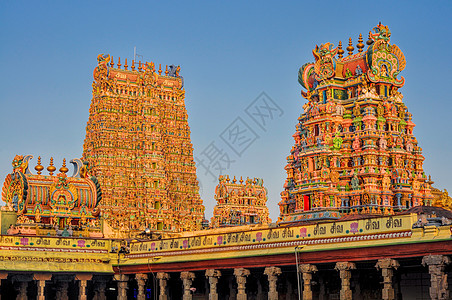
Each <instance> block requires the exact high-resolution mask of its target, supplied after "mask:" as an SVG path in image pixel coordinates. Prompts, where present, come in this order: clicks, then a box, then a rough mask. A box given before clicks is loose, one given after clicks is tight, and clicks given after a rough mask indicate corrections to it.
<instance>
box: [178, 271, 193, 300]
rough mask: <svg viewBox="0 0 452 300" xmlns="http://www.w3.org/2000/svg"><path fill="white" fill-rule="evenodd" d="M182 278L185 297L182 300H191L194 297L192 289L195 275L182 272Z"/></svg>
mask: <svg viewBox="0 0 452 300" xmlns="http://www.w3.org/2000/svg"><path fill="white" fill-rule="evenodd" d="M180 278H181V279H182V285H183V287H184V296H183V297H182V300H191V299H192V298H193V297H192V295H191V291H190V289H191V284H192V282H193V279H195V273H192V272H181V273H180Z"/></svg>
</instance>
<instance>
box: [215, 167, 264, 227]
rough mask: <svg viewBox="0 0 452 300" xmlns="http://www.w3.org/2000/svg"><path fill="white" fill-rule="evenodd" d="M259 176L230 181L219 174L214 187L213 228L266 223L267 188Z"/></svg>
mask: <svg viewBox="0 0 452 300" xmlns="http://www.w3.org/2000/svg"><path fill="white" fill-rule="evenodd" d="M263 183H264V182H263V180H262V179H261V178H254V179H250V178H247V179H246V180H245V181H243V179H242V178H240V180H239V181H238V182H237V179H236V178H235V177H234V179H233V180H232V181H231V180H230V179H229V176H224V175H221V176H220V178H219V183H218V185H217V187H216V188H215V200H216V201H217V205H215V207H214V210H213V217H212V219H211V225H212V227H214V228H217V227H226V226H238V225H247V224H267V223H270V222H271V220H270V218H269V216H268V207H267V189H266V188H265V187H264V185H263Z"/></svg>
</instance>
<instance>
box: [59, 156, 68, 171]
mask: <svg viewBox="0 0 452 300" xmlns="http://www.w3.org/2000/svg"><path fill="white" fill-rule="evenodd" d="M67 171H69V169H68V168H67V167H66V158H63V165H62V166H61V168H60V172H61V173H64V174H66V173H67Z"/></svg>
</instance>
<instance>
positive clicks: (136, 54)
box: [133, 46, 143, 61]
mask: <svg viewBox="0 0 452 300" xmlns="http://www.w3.org/2000/svg"><path fill="white" fill-rule="evenodd" d="M137 57H139V58H141V59H143V55H140V54H138V53H137V46H135V47H133V60H134V61H137Z"/></svg>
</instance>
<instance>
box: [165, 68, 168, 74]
mask: <svg viewBox="0 0 452 300" xmlns="http://www.w3.org/2000/svg"><path fill="white" fill-rule="evenodd" d="M165 75H166V76H168V65H166V70H165Z"/></svg>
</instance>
